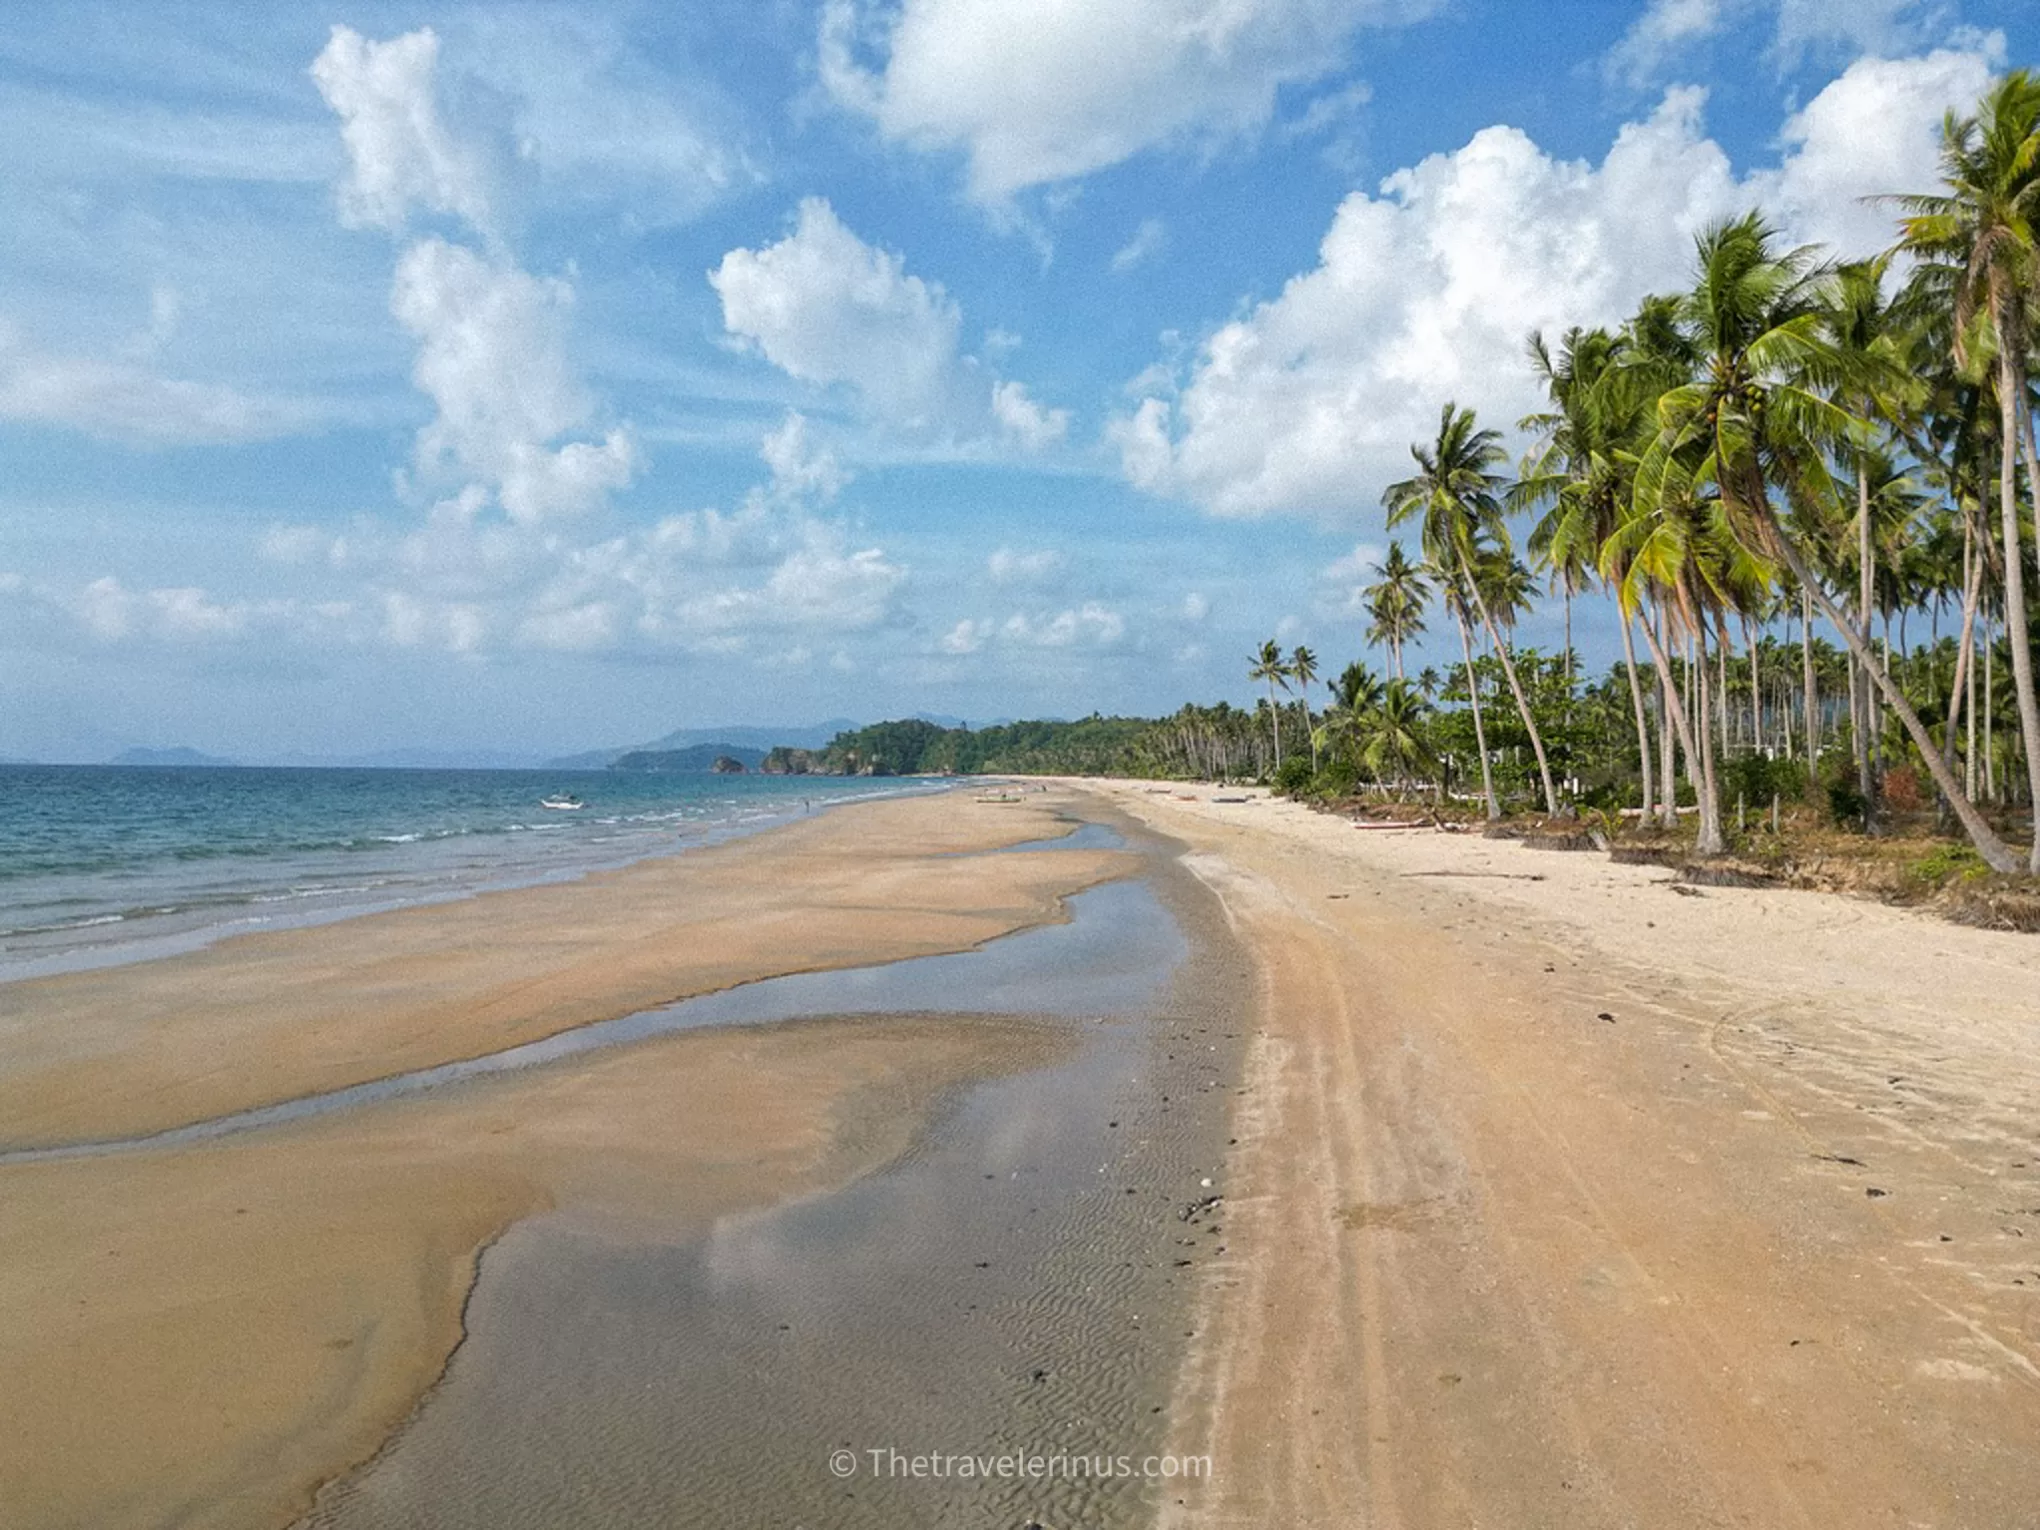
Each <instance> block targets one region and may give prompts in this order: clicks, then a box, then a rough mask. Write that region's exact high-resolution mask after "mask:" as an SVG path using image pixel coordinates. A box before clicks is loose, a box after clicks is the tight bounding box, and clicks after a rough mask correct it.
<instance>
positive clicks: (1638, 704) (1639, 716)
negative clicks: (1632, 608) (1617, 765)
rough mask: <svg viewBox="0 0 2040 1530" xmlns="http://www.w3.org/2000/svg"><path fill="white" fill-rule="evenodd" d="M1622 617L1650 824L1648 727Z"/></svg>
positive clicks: (1626, 625) (1633, 651) (1624, 654)
mask: <svg viewBox="0 0 2040 1530" xmlns="http://www.w3.org/2000/svg"><path fill="white" fill-rule="evenodd" d="M1620 614H1621V617H1622V660H1623V662H1624V663H1625V664H1627V665H1628V666H1629V703H1630V705H1631V707H1633V708H1634V709H1635V712H1636V755H1637V759H1638V761H1639V763H1640V764H1641V766H1642V770H1641V772H1640V776H1639V779H1640V780H1641V781H1642V782H1643V818H1642V819H1641V820H1640V821H1641V822H1644V823H1649V822H1650V725H1649V723H1648V722H1647V721H1646V720H1645V718H1644V715H1643V684H1642V682H1641V681H1639V680H1638V679H1637V677H1636V639H1635V638H1633V637H1631V636H1630V633H1629V614H1628V613H1627V612H1626V611H1625V612H1622V613H1620Z"/></svg>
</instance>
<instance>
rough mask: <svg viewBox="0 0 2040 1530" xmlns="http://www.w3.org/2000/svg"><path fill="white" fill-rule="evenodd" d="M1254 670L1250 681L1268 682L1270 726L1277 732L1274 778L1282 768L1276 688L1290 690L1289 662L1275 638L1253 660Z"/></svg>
mask: <svg viewBox="0 0 2040 1530" xmlns="http://www.w3.org/2000/svg"><path fill="white" fill-rule="evenodd" d="M1251 662H1252V664H1253V668H1252V669H1250V670H1248V671H1247V678H1248V679H1249V680H1265V681H1267V682H1268V725H1269V726H1270V727H1271V728H1272V729H1274V732H1275V759H1274V763H1273V764H1272V765H1270V766H1269V769H1268V774H1269V776H1270V777H1273V776H1274V774H1275V772H1276V771H1278V770H1280V769H1281V768H1282V708H1281V707H1280V706H1279V705H1278V704H1277V703H1276V700H1275V687H1276V686H1277V685H1280V686H1281V687H1282V689H1284V690H1285V691H1286V690H1288V689H1289V661H1288V660H1286V659H1284V658H1283V657H1282V649H1281V647H1280V646H1279V645H1277V643H1276V642H1275V640H1274V639H1273V638H1270V639H1268V641H1267V642H1265V643H1263V644H1262V645H1261V651H1260V652H1259V653H1258V654H1256V655H1254V657H1253V659H1252V661H1251Z"/></svg>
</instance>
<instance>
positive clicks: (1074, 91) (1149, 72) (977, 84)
mask: <svg viewBox="0 0 2040 1530" xmlns="http://www.w3.org/2000/svg"><path fill="white" fill-rule="evenodd" d="M1432 8H1433V7H1432V6H1431V5H1430V4H1428V3H1425V0H1114V3H1111V4H1097V3H1087V0H904V3H903V4H900V5H898V6H897V7H887V8H886V9H884V10H879V9H878V8H876V7H874V6H868V5H867V6H860V5H858V4H855V3H853V0H830V3H829V4H828V5H827V7H826V8H825V10H824V13H823V21H822V28H821V40H820V50H819V54H820V67H821V78H822V84H823V86H824V88H825V89H826V90H828V92H829V93H830V94H831V95H832V96H833V97H834V98H835V99H836V100H837V101H838V102H839V103H841V104H842V105H844V106H845V107H848V108H849V109H851V110H853V111H857V112H859V113H862V114H864V115H866V116H868V117H869V118H870V119H871V120H872V122H873V123H875V124H876V126H877V128H878V131H879V133H880V134H881V135H882V136H883V137H885V138H886V139H888V140H891V141H893V142H897V143H902V144H906V145H909V146H911V147H914V148H917V149H927V150H950V151H960V152H961V153H962V154H963V155H964V156H965V158H966V159H967V161H968V166H969V171H968V180H969V186H970V192H971V195H972V196H974V197H976V198H977V199H979V200H980V201H983V202H986V203H992V204H997V203H1003V202H1005V201H1007V200H1008V199H1010V198H1011V197H1012V196H1013V195H1014V194H1015V193H1016V192H1020V191H1024V190H1026V189H1027V188H1029V187H1033V186H1041V185H1046V184H1049V183H1052V182H1056V181H1067V180H1072V179H1075V178H1077V177H1080V176H1084V175H1088V174H1090V173H1091V172H1092V171H1095V170H1102V169H1104V168H1106V167H1107V166H1110V165H1115V164H1118V163H1120V162H1121V161H1123V160H1126V159H1129V158H1131V157H1133V156H1134V155H1136V154H1138V153H1140V152H1141V151H1143V150H1145V149H1149V148H1153V147H1155V146H1157V145H1163V144H1170V143H1178V142H1183V141H1191V142H1203V143H1210V142H1214V141H1223V140H1225V139H1227V138H1234V137H1239V136H1241V135H1245V134H1250V133H1253V132H1256V131H1258V130H1259V129H1261V128H1262V127H1263V126H1264V125H1265V124H1266V123H1267V122H1268V120H1269V118H1270V116H1271V115H1272V114H1273V112H1274V110H1275V104H1276V97H1277V93H1278V92H1279V91H1280V90H1281V88H1282V87H1283V86H1285V85H1293V84H1299V83H1302V82H1305V81H1309V80H1315V79H1319V78H1321V77H1323V76H1325V75H1327V74H1329V73H1331V72H1332V71H1334V70H1336V69H1338V68H1339V67H1340V66H1341V65H1342V64H1343V63H1344V62H1345V59H1346V55H1347V51H1348V48H1349V45H1350V43H1351V40H1352V38H1353V35H1354V34H1355V33H1356V32H1357V31H1359V29H1360V28H1361V27H1363V26H1365V25H1367V24H1369V23H1392V22H1396V21H1401V20H1406V19H1410V18H1412V17H1414V16H1417V15H1421V14H1423V13H1425V12H1427V11H1429V10H1430V9H1432Z"/></svg>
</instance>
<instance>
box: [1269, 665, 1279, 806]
mask: <svg viewBox="0 0 2040 1530" xmlns="http://www.w3.org/2000/svg"><path fill="white" fill-rule="evenodd" d="M1268 723H1269V726H1270V727H1272V728H1273V729H1274V730H1275V762H1274V763H1273V764H1272V765H1270V766H1269V767H1268V779H1269V780H1271V781H1272V780H1274V779H1275V772H1276V771H1278V770H1280V769H1281V768H1282V708H1280V707H1279V706H1277V705H1276V704H1275V682H1274V681H1273V680H1272V679H1271V680H1270V681H1269V682H1268Z"/></svg>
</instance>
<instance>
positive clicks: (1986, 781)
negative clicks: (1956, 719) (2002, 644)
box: [1982, 607, 1998, 802]
mask: <svg viewBox="0 0 2040 1530" xmlns="http://www.w3.org/2000/svg"><path fill="white" fill-rule="evenodd" d="M1996 660H1997V622H1996V621H1995V620H1994V619H1993V618H1992V616H1991V614H1990V611H1989V608H1987V607H1986V608H1985V610H1984V613H1983V702H1982V707H1983V795H1984V797H1985V798H1986V799H1987V800H1989V801H1991V802H1996V801H1997V800H1998V786H1997V702H1996V701H1995V700H1994V699H1993V698H1994V697H1995V695H1996V693H1997V676H1996V675H1995V674H1994V673H1993V671H1994V670H1995V668H1996Z"/></svg>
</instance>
